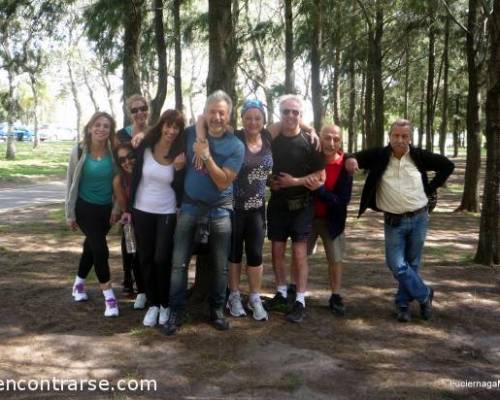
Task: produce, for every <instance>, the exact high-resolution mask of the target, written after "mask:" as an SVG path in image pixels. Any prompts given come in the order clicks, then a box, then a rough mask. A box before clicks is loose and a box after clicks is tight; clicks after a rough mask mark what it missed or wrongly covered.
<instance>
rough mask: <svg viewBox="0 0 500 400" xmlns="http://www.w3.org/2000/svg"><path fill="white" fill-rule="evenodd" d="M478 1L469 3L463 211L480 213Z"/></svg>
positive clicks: (460, 208) (461, 207)
mask: <svg viewBox="0 0 500 400" xmlns="http://www.w3.org/2000/svg"><path fill="white" fill-rule="evenodd" d="M477 9H478V4H477V0H469V14H468V18H467V31H468V32H467V34H466V36H467V40H466V50H467V73H468V78H469V90H468V93H467V117H466V123H467V158H466V163H465V177H464V192H463V194H462V201H461V203H460V206H459V207H458V210H459V211H463V210H465V211H471V212H477V211H478V209H479V191H478V181H479V169H480V167H481V137H480V135H479V129H480V124H479V98H478V94H479V73H480V70H479V67H478V66H477V63H476V47H477V43H476V38H477V30H478V27H477Z"/></svg>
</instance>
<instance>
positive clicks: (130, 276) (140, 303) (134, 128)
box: [115, 94, 149, 309]
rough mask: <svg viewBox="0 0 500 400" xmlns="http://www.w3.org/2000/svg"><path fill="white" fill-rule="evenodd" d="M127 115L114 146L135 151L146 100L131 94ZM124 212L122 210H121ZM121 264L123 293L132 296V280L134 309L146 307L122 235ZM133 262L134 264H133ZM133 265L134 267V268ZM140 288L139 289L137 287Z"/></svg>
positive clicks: (144, 122)
mask: <svg viewBox="0 0 500 400" xmlns="http://www.w3.org/2000/svg"><path fill="white" fill-rule="evenodd" d="M125 108H126V110H127V114H128V116H129V118H130V121H131V122H132V123H131V124H130V125H128V126H126V127H124V128H122V129H120V130H119V131H117V132H116V135H115V146H119V145H121V144H130V145H131V146H132V148H133V149H135V148H136V147H137V146H138V145H139V144H140V142H141V141H142V140H143V139H144V132H145V131H146V129H147V123H148V117H149V107H148V102H147V101H146V99H145V98H144V97H143V96H141V95H140V94H133V95H132V96H130V97H128V98H127V100H126V101H125ZM122 211H124V210H122ZM121 249H122V262H123V291H124V292H125V293H128V294H130V295H132V294H133V293H134V279H135V283H136V286H137V297H136V299H135V302H134V308H135V309H143V308H144V307H146V295H145V294H144V288H143V286H144V285H143V284H142V283H143V282H144V280H143V279H142V277H141V276H140V269H139V268H138V266H137V264H138V262H139V260H138V259H137V257H134V258H135V260H134V259H133V258H132V257H130V255H129V254H128V253H127V250H126V248H125V237H124V235H123V234H122V240H121ZM133 261H134V262H133ZM134 264H135V267H136V268H134ZM139 286H140V287H139Z"/></svg>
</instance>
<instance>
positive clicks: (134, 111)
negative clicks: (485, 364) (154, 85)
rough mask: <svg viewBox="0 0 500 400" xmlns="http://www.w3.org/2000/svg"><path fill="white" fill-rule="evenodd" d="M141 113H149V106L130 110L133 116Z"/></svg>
mask: <svg viewBox="0 0 500 400" xmlns="http://www.w3.org/2000/svg"><path fill="white" fill-rule="evenodd" d="M139 111H142V112H146V111H148V106H142V107H134V108H131V109H130V113H131V114H137V113H138V112H139Z"/></svg>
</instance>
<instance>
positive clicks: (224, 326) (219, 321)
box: [210, 308, 230, 331]
mask: <svg viewBox="0 0 500 400" xmlns="http://www.w3.org/2000/svg"><path fill="white" fill-rule="evenodd" d="M210 322H211V323H212V325H213V327H214V328H215V329H217V330H219V331H227V330H228V329H229V328H230V325H229V322H228V321H227V320H226V318H225V317H224V311H223V310H222V309H219V308H212V309H211V310H210Z"/></svg>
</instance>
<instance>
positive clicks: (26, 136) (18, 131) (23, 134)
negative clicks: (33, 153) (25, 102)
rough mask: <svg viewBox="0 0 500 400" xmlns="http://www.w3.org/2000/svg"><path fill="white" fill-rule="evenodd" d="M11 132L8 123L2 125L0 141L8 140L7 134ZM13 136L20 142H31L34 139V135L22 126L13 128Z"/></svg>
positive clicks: (0, 125) (0, 126)
mask: <svg viewBox="0 0 500 400" xmlns="http://www.w3.org/2000/svg"><path fill="white" fill-rule="evenodd" d="M8 131H9V126H8V125H7V123H6V122H2V123H0V140H2V141H6V140H7V133H8ZM12 134H13V136H14V137H15V138H16V139H17V140H18V141H24V142H31V141H32V140H33V138H34V134H33V132H32V131H31V130H29V129H28V128H26V127H25V126H22V125H16V126H13V127H12Z"/></svg>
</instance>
